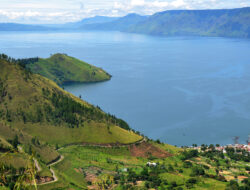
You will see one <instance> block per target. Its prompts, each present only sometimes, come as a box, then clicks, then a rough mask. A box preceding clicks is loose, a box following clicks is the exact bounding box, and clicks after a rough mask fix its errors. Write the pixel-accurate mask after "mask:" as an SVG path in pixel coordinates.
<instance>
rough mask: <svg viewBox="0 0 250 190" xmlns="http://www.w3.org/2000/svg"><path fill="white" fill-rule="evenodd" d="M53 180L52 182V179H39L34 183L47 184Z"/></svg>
mask: <svg viewBox="0 0 250 190" xmlns="http://www.w3.org/2000/svg"><path fill="white" fill-rule="evenodd" d="M53 180H54V179H53V177H40V178H38V179H37V180H36V183H37V184H42V183H48V182H51V181H53Z"/></svg>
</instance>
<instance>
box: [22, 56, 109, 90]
mask: <svg viewBox="0 0 250 190" xmlns="http://www.w3.org/2000/svg"><path fill="white" fill-rule="evenodd" d="M19 61H20V62H21V63H22V64H24V65H25V66H26V68H28V69H30V70H31V71H32V72H33V73H37V74H40V75H42V76H44V77H46V78H49V79H51V80H53V81H55V82H56V83H57V84H60V85H61V84H63V83H67V82H100V81H106V80H110V78H111V75H110V74H108V73H107V72H106V71H104V70H103V69H101V68H98V67H95V66H93V65H90V64H88V63H86V62H84V61H81V60H79V59H76V58H74V57H70V56H68V55H66V54H59V53H58V54H54V55H52V56H51V57H49V58H47V59H43V58H31V59H22V60H19Z"/></svg>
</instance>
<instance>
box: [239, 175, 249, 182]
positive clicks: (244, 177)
mask: <svg viewBox="0 0 250 190" xmlns="http://www.w3.org/2000/svg"><path fill="white" fill-rule="evenodd" d="M238 179H239V180H241V181H242V180H244V179H248V177H246V176H238Z"/></svg>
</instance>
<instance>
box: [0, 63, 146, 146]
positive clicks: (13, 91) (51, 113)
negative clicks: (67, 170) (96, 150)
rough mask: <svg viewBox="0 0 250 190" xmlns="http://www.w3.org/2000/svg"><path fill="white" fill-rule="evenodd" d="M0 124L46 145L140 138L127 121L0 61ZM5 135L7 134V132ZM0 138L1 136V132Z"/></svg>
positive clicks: (106, 142) (112, 141)
mask: <svg viewBox="0 0 250 190" xmlns="http://www.w3.org/2000/svg"><path fill="white" fill-rule="evenodd" d="M0 68H1V75H0V123H2V124H4V125H5V126H10V127H11V128H12V129H13V130H14V129H16V130H18V131H21V132H23V133H25V134H27V136H31V137H37V138H38V139H39V140H40V141H43V142H46V143H48V144H49V145H54V146H55V145H56V144H57V145H59V146H63V145H66V144H71V143H99V144H108V143H110V144H115V143H118V144H127V143H131V142H136V141H138V140H140V139H141V138H142V137H140V136H139V135H136V134H135V133H133V132H131V131H130V128H129V126H128V125H127V123H126V122H124V121H123V120H121V119H117V118H116V117H115V116H112V115H109V114H106V113H104V112H103V111H102V110H101V109H100V108H99V107H95V106H92V105H90V104H88V103H87V102H84V101H82V100H81V99H79V98H76V97H75V96H73V95H72V94H70V93H68V92H66V91H64V90H63V89H61V88H60V87H58V86H57V85H56V84H55V83H54V82H53V81H51V80H49V79H46V78H44V77H43V76H41V75H37V74H32V73H30V72H29V71H28V70H26V69H25V68H23V67H21V66H20V65H19V64H17V63H13V62H8V61H6V60H3V59H1V60H0ZM6 134H7V133H6ZM0 135H4V133H1V134H0Z"/></svg>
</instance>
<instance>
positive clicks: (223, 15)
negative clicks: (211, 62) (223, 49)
mask: <svg viewBox="0 0 250 190" xmlns="http://www.w3.org/2000/svg"><path fill="white" fill-rule="evenodd" d="M127 31H130V32H136V33H146V34H153V35H167V36H176V35H177V36H178V35H196V36H197V35H198V36H223V37H243V38H249V37H250V8H241V9H231V10H180V11H165V12H161V13H157V14H155V15H153V16H151V17H149V18H148V19H147V20H145V21H143V22H140V23H138V24H137V25H135V26H133V27H131V28H128V29H127Z"/></svg>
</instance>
